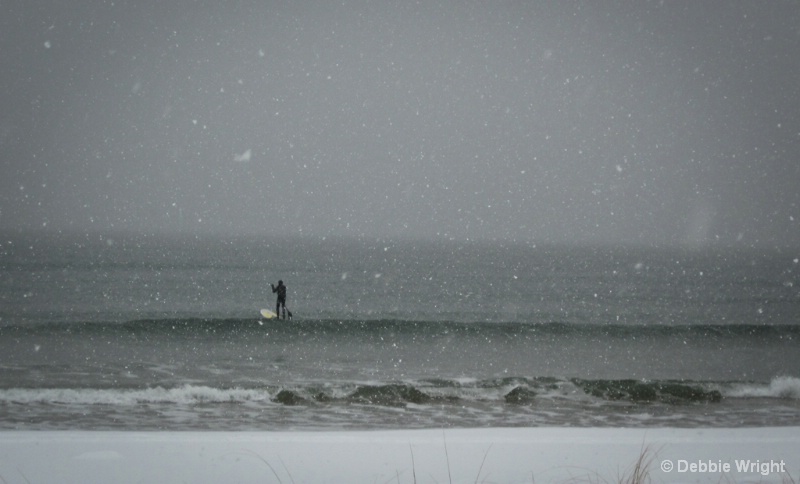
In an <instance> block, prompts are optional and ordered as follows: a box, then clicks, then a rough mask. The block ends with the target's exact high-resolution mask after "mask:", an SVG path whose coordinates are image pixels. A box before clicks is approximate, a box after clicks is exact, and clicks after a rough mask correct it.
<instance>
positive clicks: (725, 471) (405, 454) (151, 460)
mask: <svg viewBox="0 0 800 484" xmlns="http://www.w3.org/2000/svg"><path fill="white" fill-rule="evenodd" d="M643 444H644V445H645V446H649V449H650V451H651V455H652V457H653V459H652V464H651V466H650V476H651V478H652V480H653V481H654V482H714V483H717V482H737V483H744V482H783V481H784V479H785V478H786V477H788V476H791V477H792V478H793V479H794V480H795V481H797V480H798V477H799V476H800V428H797V427H779V428H744V429H605V428H510V429H451V430H446V431H442V430H441V429H438V430H396V431H359V432H350V431H339V432H80V431H64V432H60V431H54V432H17V431H5V432H0V481H2V482H4V483H8V484H11V483H49V482H70V483H91V482H97V483H100V482H104V483H110V482H117V483H120V482H192V483H218V482H226V483H233V482H254V483H255V482H258V483H270V482H283V483H291V482H295V483H301V482H303V483H373V482H377V483H384V482H401V483H412V482H415V479H416V482H419V483H427V482H439V483H448V482H454V483H462V482H470V483H472V482H487V483H488V482H498V483H514V482H519V483H530V482H537V483H542V482H565V481H569V482H617V481H618V479H619V478H620V477H621V476H623V475H625V474H627V473H629V472H630V471H631V470H632V467H633V465H634V463H635V461H636V460H637V458H638V457H639V455H640V452H641V449H642V446H643ZM448 463H449V465H448ZM744 465H747V469H743V466H744ZM666 471H669V472H666Z"/></svg>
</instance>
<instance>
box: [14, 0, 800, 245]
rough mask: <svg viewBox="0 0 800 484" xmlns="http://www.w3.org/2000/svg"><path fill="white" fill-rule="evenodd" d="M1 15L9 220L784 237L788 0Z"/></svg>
mask: <svg viewBox="0 0 800 484" xmlns="http://www.w3.org/2000/svg"><path fill="white" fill-rule="evenodd" d="M0 8H1V9H2V11H3V14H2V18H1V19H0V42H1V44H0V64H1V65H2V69H0V87H2V90H1V91H0V113H2V116H1V117H0V157H1V158H0V162H2V166H1V167H0V169H1V170H2V172H0V229H2V230H8V229H42V228H44V229H48V230H69V231H84V232H85V231H91V232H103V233H107V232H113V231H135V232H146V233H157V232H165V231H182V232H188V233H194V232H198V233H206V232H215V233H217V232H218V233H226V234H240V233H248V234H253V233H256V234H265V235H270V234H308V235H313V236H327V235H344V236H367V237H373V236H377V237H401V236H404V237H426V238H440V239H441V238H455V239H508V240H517V241H533V242H542V243H545V242H573V243H592V242H605V243H607V242H612V243H636V244H653V243H658V244H704V243H715V242H720V243H724V244H764V245H774V244H781V245H783V244H792V245H800V225H798V224H800V54H799V53H800V3H798V2H796V1H779V0H775V1H768V2H760V1H746V2H736V1H727V0H725V1H710V0H709V1H696V0H687V1H666V2H658V1H652V2H645V1H635V2H632V1H622V2H611V1H587V2H571V1H566V0H557V1H501V0H493V1H470V0H466V1H465V0H453V1H445V2H428V1H422V2H412V1H399V2H396V1H366V0H364V1H361V0H359V1H350V0H343V1H329V0H325V1H294V0H293V1H285V2H284V1H269V0H265V1H259V0H241V1H230V2H218V1H190V0H170V1H168V2H165V1H161V0H158V1H156V0H131V1H126V0H115V1H111V0H107V1H106V0H87V1H82V2H63V1H60V0H36V1H28V0H12V1H10V2H9V1H2V2H0Z"/></svg>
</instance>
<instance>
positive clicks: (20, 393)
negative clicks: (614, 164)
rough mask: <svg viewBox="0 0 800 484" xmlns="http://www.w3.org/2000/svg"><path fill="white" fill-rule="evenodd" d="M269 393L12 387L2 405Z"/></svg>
mask: <svg viewBox="0 0 800 484" xmlns="http://www.w3.org/2000/svg"><path fill="white" fill-rule="evenodd" d="M270 398H271V395H270V393H269V392H267V391H265V390H255V389H241V388H231V389H220V388H211V387H207V386H196V385H183V386H180V387H177V388H169V389H166V388H162V387H154V388H147V389H142V390H113V389H104V390H99V389H71V388H70V389H61V388H41V389H26V388H12V389H7V390H0V402H9V403H18V404H30V403H59V404H65V405H119V406H126V405H138V404H142V403H178V404H197V403H224V402H246V401H269V399H270Z"/></svg>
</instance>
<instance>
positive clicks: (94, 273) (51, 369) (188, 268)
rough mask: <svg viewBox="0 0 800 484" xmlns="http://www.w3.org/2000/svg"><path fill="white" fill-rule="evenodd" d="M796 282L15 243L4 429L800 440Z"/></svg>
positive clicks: (741, 263)
mask: <svg viewBox="0 0 800 484" xmlns="http://www.w3.org/2000/svg"><path fill="white" fill-rule="evenodd" d="M798 258H800V253H798V252H796V251H794V252H793V251H791V250H768V251H765V250H754V249H702V250H701V249H697V250H686V249H684V250H678V249H666V248H626V249H624V248H611V247H553V246H536V245H533V244H509V243H474V242H472V243H462V242H455V241H443V242H411V241H405V242H392V241H380V240H347V241H346V240H327V239H308V238H307V239H289V238H286V239H256V238H234V239H222V238H189V237H186V238H163V237H131V236H117V237H110V238H109V237H101V236H81V237H67V236H58V237H56V236H52V235H50V236H34V235H29V236H17V235H14V236H5V237H3V238H2V241H1V242H0V429H171V430H188V429H218V430H238V429H247V430H276V429H281V430H286V429H302V430H310V429H331V430H338V429H377V428H441V427H484V426H493V427H501V426H554V425H555V426H626V427H631V426H632V427H648V426H677V427H690V426H710V427H741V426H775V425H800V351H798V350H800V276H799V274H800V262H799V261H798ZM278 279H282V280H283V281H284V282H285V283H286V284H287V286H288V288H289V298H288V306H289V309H290V310H291V311H292V313H293V315H294V319H293V320H290V321H283V320H280V321H276V320H269V321H265V320H262V319H261V318H260V316H259V310H260V309H261V308H272V309H274V303H275V298H274V295H273V294H272V293H271V290H270V287H269V284H270V283H277V281H278Z"/></svg>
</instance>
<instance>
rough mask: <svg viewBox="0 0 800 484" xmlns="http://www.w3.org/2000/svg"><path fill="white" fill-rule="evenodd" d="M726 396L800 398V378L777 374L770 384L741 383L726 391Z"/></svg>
mask: <svg viewBox="0 0 800 484" xmlns="http://www.w3.org/2000/svg"><path fill="white" fill-rule="evenodd" d="M724 395H725V396H726V397H738V398H747V397H752V398H784V399H791V400H797V399H800V378H796V377H792V376H777V377H775V378H773V379H772V380H771V381H770V382H769V385H759V384H751V383H747V384H739V385H735V386H734V387H733V388H731V389H729V390H727V391H725V392H724Z"/></svg>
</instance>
